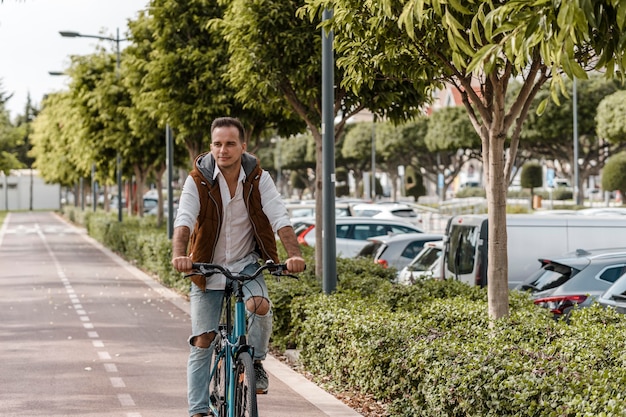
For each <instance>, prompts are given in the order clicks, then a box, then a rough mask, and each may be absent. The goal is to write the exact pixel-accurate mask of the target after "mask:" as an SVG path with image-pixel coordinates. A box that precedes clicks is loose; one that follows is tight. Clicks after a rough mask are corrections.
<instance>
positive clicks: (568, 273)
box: [521, 262, 580, 292]
mask: <svg viewBox="0 0 626 417" xmlns="http://www.w3.org/2000/svg"><path fill="white" fill-rule="evenodd" d="M579 272H580V270H578V269H576V268H572V267H570V266H567V265H563V264H559V263H556V262H547V263H546V264H545V265H544V266H542V267H541V268H540V269H539V270H538V271H537V272H535V273H534V274H533V275H531V276H530V277H529V278H528V279H527V280H526V281H524V283H523V284H522V285H521V289H522V290H530V291H531V292H539V291H545V290H549V289H551V288H556V287H558V286H561V285H563V284H565V283H566V282H567V281H569V280H570V279H571V278H572V277H574V276H575V275H576V274H577V273H579Z"/></svg>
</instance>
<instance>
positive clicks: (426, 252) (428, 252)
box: [396, 240, 443, 285]
mask: <svg viewBox="0 0 626 417" xmlns="http://www.w3.org/2000/svg"><path fill="white" fill-rule="evenodd" d="M442 251H443V240H437V241H434V242H427V243H426V244H424V247H423V248H422V250H421V251H420V253H418V254H417V255H416V256H415V258H413V260H412V261H411V262H409V264H408V265H407V266H405V267H404V268H402V269H401V270H400V272H398V278H397V279H396V283H397V284H404V285H411V284H414V283H415V282H416V281H417V280H418V279H424V278H438V277H439V276H440V275H441V271H440V270H441V252H442Z"/></svg>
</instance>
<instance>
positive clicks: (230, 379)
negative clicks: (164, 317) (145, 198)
mask: <svg viewBox="0 0 626 417" xmlns="http://www.w3.org/2000/svg"><path fill="white" fill-rule="evenodd" d="M193 268H194V269H195V270H196V271H198V273H199V274H202V275H205V276H210V275H212V274H215V273H222V274H223V275H224V276H225V277H226V278H227V279H228V283H227V285H226V288H225V290H224V301H223V304H222V320H223V321H225V324H220V326H219V329H218V334H217V335H216V336H215V342H214V345H213V346H214V347H213V351H212V353H211V363H210V366H209V369H210V371H209V387H208V389H209V411H210V412H211V413H212V414H213V415H214V416H216V417H242V416H244V417H258V411H257V402H256V382H255V375H254V362H253V359H252V358H253V356H254V348H253V347H252V346H250V345H248V342H247V339H246V330H247V320H246V319H247V312H246V308H245V303H244V299H243V298H244V295H243V284H244V282H245V281H249V280H253V279H255V278H256V277H258V276H260V275H261V274H262V272H263V271H264V270H266V269H269V271H268V272H270V273H271V274H272V275H275V276H277V277H279V276H290V277H293V278H297V277H295V276H293V275H290V274H285V273H283V272H284V271H285V270H286V265H284V264H273V263H270V262H268V263H266V264H265V265H264V266H262V267H260V268H259V269H257V270H256V271H255V272H254V273H253V274H252V275H244V274H237V273H232V272H230V271H229V270H226V269H225V268H224V267H222V266H219V265H214V264H203V263H194V264H193ZM191 275H194V274H189V275H187V276H191ZM233 299H235V303H234V315H233V308H232V307H233Z"/></svg>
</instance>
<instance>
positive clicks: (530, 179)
mask: <svg viewBox="0 0 626 417" xmlns="http://www.w3.org/2000/svg"><path fill="white" fill-rule="evenodd" d="M520 185H521V186H522V188H530V201H534V200H533V198H534V196H535V188H537V187H541V186H542V185H543V168H542V167H541V164H539V163H538V162H527V163H526V164H524V166H523V167H522V173H521V175H520Z"/></svg>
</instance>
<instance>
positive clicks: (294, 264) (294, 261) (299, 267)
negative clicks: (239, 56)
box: [285, 256, 306, 274]
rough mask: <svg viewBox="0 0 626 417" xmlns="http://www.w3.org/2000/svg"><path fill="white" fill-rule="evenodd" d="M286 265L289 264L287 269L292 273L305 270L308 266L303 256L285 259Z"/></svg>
mask: <svg viewBox="0 0 626 417" xmlns="http://www.w3.org/2000/svg"><path fill="white" fill-rule="evenodd" d="M285 265H287V271H286V272H288V273H291V274H297V273H298V272H303V271H304V269H305V268H306V263H305V262H304V259H303V258H302V257H301V256H292V257H291V258H289V259H287V260H286V261H285Z"/></svg>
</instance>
